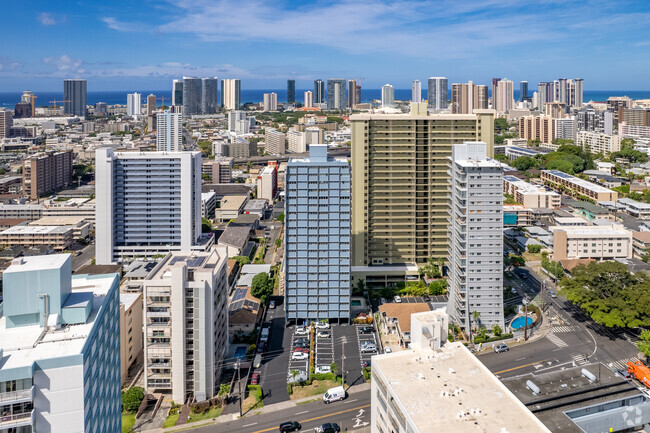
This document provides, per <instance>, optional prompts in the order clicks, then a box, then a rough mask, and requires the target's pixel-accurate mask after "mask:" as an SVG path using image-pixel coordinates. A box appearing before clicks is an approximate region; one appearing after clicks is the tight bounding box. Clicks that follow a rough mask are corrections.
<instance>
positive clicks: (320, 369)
mask: <svg viewBox="0 0 650 433" xmlns="http://www.w3.org/2000/svg"><path fill="white" fill-rule="evenodd" d="M331 372H332V367H330V366H329V365H319V366H318V367H316V368H315V369H314V373H316V374H325V373H331Z"/></svg>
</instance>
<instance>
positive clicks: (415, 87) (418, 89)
mask: <svg viewBox="0 0 650 433" xmlns="http://www.w3.org/2000/svg"><path fill="white" fill-rule="evenodd" d="M411 102H422V83H420V80H413V82H412V83H411Z"/></svg>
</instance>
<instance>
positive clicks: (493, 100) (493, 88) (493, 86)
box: [492, 78, 501, 110]
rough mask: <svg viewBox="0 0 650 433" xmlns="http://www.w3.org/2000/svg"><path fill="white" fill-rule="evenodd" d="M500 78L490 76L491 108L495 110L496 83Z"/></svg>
mask: <svg viewBox="0 0 650 433" xmlns="http://www.w3.org/2000/svg"><path fill="white" fill-rule="evenodd" d="M499 81H501V78H492V108H493V109H495V110H496V107H497V99H498V98H497V84H498V83H499Z"/></svg>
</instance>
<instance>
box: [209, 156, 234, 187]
mask: <svg viewBox="0 0 650 433" xmlns="http://www.w3.org/2000/svg"><path fill="white" fill-rule="evenodd" d="M234 165H235V159H234V158H230V157H221V156H217V157H216V158H215V161H214V164H212V183H230V182H232V170H233V167H234Z"/></svg>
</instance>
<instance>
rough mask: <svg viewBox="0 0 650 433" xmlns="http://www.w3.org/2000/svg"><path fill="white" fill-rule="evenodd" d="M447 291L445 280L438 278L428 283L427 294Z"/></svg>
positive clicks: (438, 293) (440, 293) (436, 294)
mask: <svg viewBox="0 0 650 433" xmlns="http://www.w3.org/2000/svg"><path fill="white" fill-rule="evenodd" d="M445 293H447V280H445V279H439V280H434V281H432V282H431V284H429V295H431V296H440V295H444V294H445Z"/></svg>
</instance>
